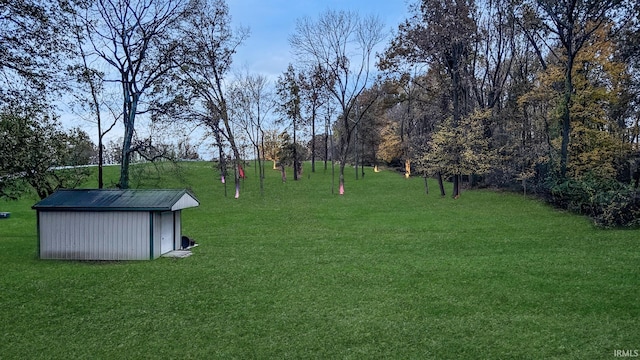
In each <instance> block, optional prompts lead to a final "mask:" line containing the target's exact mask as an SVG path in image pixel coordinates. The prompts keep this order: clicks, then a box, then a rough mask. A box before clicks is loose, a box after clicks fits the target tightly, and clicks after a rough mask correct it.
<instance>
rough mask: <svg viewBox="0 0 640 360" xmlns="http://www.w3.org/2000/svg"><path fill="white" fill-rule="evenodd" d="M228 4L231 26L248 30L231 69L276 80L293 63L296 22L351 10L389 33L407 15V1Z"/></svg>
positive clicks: (240, 0)
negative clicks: (375, 20)
mask: <svg viewBox="0 0 640 360" xmlns="http://www.w3.org/2000/svg"><path fill="white" fill-rule="evenodd" d="M227 4H228V5H229V12H230V14H231V21H232V23H233V25H234V27H237V26H243V27H248V28H249V31H250V35H249V38H248V39H247V40H246V41H245V43H244V45H243V46H242V47H241V48H240V49H239V50H238V52H237V54H236V56H235V57H234V60H233V61H234V67H235V68H236V69H238V68H239V69H243V71H244V70H245V69H246V70H247V71H248V72H249V73H258V74H262V75H266V76H267V78H269V79H275V78H277V76H278V75H280V74H281V73H283V72H284V71H285V70H286V69H287V66H288V65H289V63H291V62H292V61H293V55H292V53H291V47H290V46H289V37H290V36H291V35H292V34H294V32H295V26H296V21H297V20H299V19H303V18H305V17H308V18H310V19H311V20H316V19H317V18H318V16H319V15H320V14H321V13H322V12H324V11H326V10H328V9H331V10H338V11H339V10H347V11H354V12H357V13H358V14H359V15H360V16H363V17H364V16H370V15H373V16H378V17H379V18H380V20H381V21H382V22H383V24H385V29H386V30H388V31H389V33H391V31H393V30H396V29H397V28H398V24H400V23H401V22H403V21H404V20H405V19H406V18H407V17H408V16H409V11H408V7H409V5H408V4H409V3H408V2H407V0H342V1H340V0H297V1H291V0H227ZM390 39H391V37H389V39H388V40H387V41H385V43H384V46H386V45H387V43H388V41H389V40H390Z"/></svg>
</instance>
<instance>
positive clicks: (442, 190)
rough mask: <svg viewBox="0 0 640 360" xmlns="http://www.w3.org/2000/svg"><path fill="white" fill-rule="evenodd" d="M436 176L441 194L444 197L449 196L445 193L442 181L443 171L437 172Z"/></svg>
mask: <svg viewBox="0 0 640 360" xmlns="http://www.w3.org/2000/svg"><path fill="white" fill-rule="evenodd" d="M436 177H437V179H438V186H439V187H440V196H442V197H445V196H447V194H445V192H444V182H443V181H442V173H441V172H439V171H438V173H437V174H436Z"/></svg>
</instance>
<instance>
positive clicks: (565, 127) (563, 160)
mask: <svg viewBox="0 0 640 360" xmlns="http://www.w3.org/2000/svg"><path fill="white" fill-rule="evenodd" d="M572 69H573V57H572V56H569V59H568V60H567V69H566V74H565V90H564V103H563V104H562V118H561V120H562V144H561V146H560V179H562V180H564V179H565V178H566V176H567V163H568V160H569V137H570V133H571V96H572V94H573V78H572V76H571V73H572Z"/></svg>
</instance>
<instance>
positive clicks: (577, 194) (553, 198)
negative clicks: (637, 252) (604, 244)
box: [547, 176, 640, 227]
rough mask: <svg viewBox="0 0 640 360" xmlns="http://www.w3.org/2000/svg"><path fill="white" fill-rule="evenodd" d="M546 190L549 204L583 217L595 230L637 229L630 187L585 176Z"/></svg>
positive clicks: (639, 202)
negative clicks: (590, 219)
mask: <svg viewBox="0 0 640 360" xmlns="http://www.w3.org/2000/svg"><path fill="white" fill-rule="evenodd" d="M547 186H548V189H549V193H548V196H547V199H548V200H549V202H551V203H552V204H553V205H555V206H558V207H560V208H563V209H568V210H570V211H573V212H577V213H580V214H584V215H587V216H589V217H591V218H592V219H593V220H594V222H595V223H596V224H597V225H598V226H602V227H620V226H637V225H640V195H639V194H637V193H636V190H635V189H634V188H633V187H631V186H630V185H626V184H623V183H620V182H618V181H615V180H606V179H605V180H603V179H598V178H596V177H590V176H587V177H584V178H581V179H570V180H567V181H564V182H562V183H556V184H553V183H551V184H548V185H547Z"/></svg>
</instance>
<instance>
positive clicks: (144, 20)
mask: <svg viewBox="0 0 640 360" xmlns="http://www.w3.org/2000/svg"><path fill="white" fill-rule="evenodd" d="M3 6H4V7H3V10H2V12H0V75H1V76H0V114H2V118H1V119H2V123H3V129H4V130H3V131H4V132H3V134H2V135H3V136H4V137H5V139H3V140H5V141H4V142H3V143H1V144H2V146H3V148H2V149H0V153H5V154H8V153H11V152H12V151H15V150H14V147H15V144H16V143H17V141H19V140H20V139H22V138H26V135H23V133H22V132H20V131H22V130H20V131H18V130H15V129H17V127H16V126H14V125H15V124H21V123H24V124H26V125H25V126H26V128H25V129H26V130H24V134H26V133H28V131H31V130H29V128H31V129H39V128H48V127H49V125H48V124H50V123H51V121H54V120H51V119H56V118H57V115H56V113H57V112H58V111H59V109H56V107H55V106H54V104H55V103H56V102H59V101H60V99H64V100H65V101H66V102H68V103H69V105H70V107H71V108H72V109H73V110H74V111H75V113H77V114H79V115H78V116H79V117H83V118H85V119H86V120H87V121H90V122H91V123H92V124H93V125H92V127H93V128H95V129H96V130H97V133H96V134H95V135H97V136H96V137H97V139H98V144H96V145H94V146H93V149H94V153H95V158H97V162H98V164H99V169H101V165H102V164H103V163H105V162H107V161H110V160H109V159H110V158H114V157H117V158H118V162H119V163H120V164H121V171H120V179H119V181H118V184H117V185H118V186H120V187H122V188H126V187H128V186H129V164H130V162H131V161H134V160H135V159H136V158H139V157H143V158H148V159H151V160H153V159H158V158H163V157H165V155H166V154H169V153H171V152H172V151H173V153H175V154H178V153H180V154H182V153H184V154H186V155H185V156H189V157H193V156H197V151H196V150H195V149H194V148H193V147H192V146H191V145H190V144H191V143H190V141H192V140H193V139H190V136H191V135H190V134H191V131H192V130H193V129H194V128H199V129H200V133H201V134H203V136H204V139H196V142H202V141H207V142H210V143H212V144H213V149H214V150H213V152H214V154H215V155H214V157H216V158H218V159H219V160H220V161H219V164H220V170H219V171H220V175H221V177H222V179H225V178H226V179H229V178H231V177H233V178H234V183H235V188H236V197H239V191H240V189H241V187H240V186H239V184H240V181H241V176H240V173H241V165H242V161H243V159H247V158H253V159H258V160H259V165H260V166H259V168H260V179H263V178H264V168H265V166H264V163H265V162H266V161H273V163H274V166H275V165H276V164H277V163H280V164H281V165H286V166H292V167H293V168H294V179H295V178H296V177H297V174H298V172H299V168H300V161H301V160H302V159H303V158H305V156H306V155H305V154H308V158H310V160H311V161H312V169H311V171H315V167H316V160H319V161H325V162H326V161H328V160H329V159H330V160H335V161H337V164H338V168H339V176H340V178H339V191H340V194H344V193H345V191H346V190H345V166H346V165H347V164H352V165H363V164H369V165H374V166H375V165H378V164H382V163H384V164H385V165H392V166H396V167H398V168H400V169H402V171H404V172H405V174H406V175H407V176H424V177H433V178H436V179H437V180H438V181H439V183H440V184H442V183H443V182H444V181H446V180H451V181H452V182H453V184H454V186H453V193H452V194H450V195H452V196H454V197H457V196H460V190H461V188H462V187H463V186H476V187H477V186H489V187H499V188H509V189H514V190H519V191H523V192H525V193H528V194H537V195H538V196H541V197H543V198H545V199H547V200H549V201H550V202H552V203H554V204H557V205H559V206H562V207H565V208H570V209H573V210H577V211H580V212H582V213H586V214H589V215H591V216H593V217H594V218H595V219H596V221H597V222H599V223H601V224H603V225H607V226H609V225H631V224H635V223H636V222H637V221H638V218H639V215H640V201H639V200H638V197H637V195H636V189H637V187H638V181H639V179H640V177H639V176H638V163H639V158H640V156H639V151H638V150H639V146H640V145H639V140H640V139H639V137H640V129H639V122H640V110H639V107H638V104H639V103H640V60H639V59H640V50H639V49H640V30H639V29H640V19H639V16H640V15H639V14H640V5H639V4H638V3H637V2H634V1H630V0H604V1H599V0H583V1H570V0H515V1H514V0H490V1H489V0H482V1H480V0H478V1H472V0H466V1H453V0H444V1H443V0H421V1H417V2H415V3H414V4H412V5H410V14H411V16H410V17H409V18H408V19H406V20H405V21H404V22H403V23H401V24H400V25H399V26H398V28H397V30H396V31H394V32H393V34H392V35H389V34H387V31H386V30H385V25H384V24H382V22H381V21H380V19H379V18H377V17H375V16H361V15H360V14H358V13H354V12H347V11H335V10H327V11H325V12H323V13H321V14H319V15H318V16H317V17H315V18H302V19H298V20H297V22H296V27H295V30H294V32H293V33H292V34H291V36H290V38H289V41H290V45H291V49H292V54H293V56H292V61H291V66H289V67H288V69H287V70H286V71H284V72H283V73H282V75H281V76H280V77H279V78H278V79H277V81H275V83H274V84H271V83H270V81H269V80H268V79H267V78H266V77H265V76H263V75H256V74H251V73H245V74H240V75H236V76H231V75H230V74H231V73H232V71H231V70H232V63H233V61H232V60H233V56H234V54H235V51H236V49H237V48H238V47H239V46H241V45H242V43H243V41H244V40H245V39H246V38H247V37H248V36H249V31H248V29H245V28H236V29H234V28H232V27H231V20H230V19H231V14H230V13H229V8H228V6H227V4H226V2H225V1H224V0H136V1H129V0H96V1H66V0H65V1H62V0H39V1H31V0H20V1H12V2H8V3H6V4H4V5H3ZM22 120H24V121H22ZM56 121H57V120H56ZM54 122H55V121H54ZM116 124H121V125H122V126H121V127H122V128H123V130H124V131H123V134H122V136H120V137H119V138H120V139H121V144H118V145H117V146H116V145H112V144H109V143H108V141H107V140H106V139H108V137H107V136H109V137H111V138H113V134H111V133H110V132H111V131H112V130H113V129H114V126H115V125H116ZM141 124H142V125H141ZM56 126H57V125H56ZM54 128H55V126H54ZM167 129H169V130H167ZM143 130H144V131H143ZM38 131H39V130H36V133H37V132H38ZM40 132H41V133H46V132H43V131H40ZM51 134H53V133H51ZM56 134H57V135H52V136H53V137H60V136H59V134H58V133H56ZM77 134H79V133H77ZM65 136H66V135H65ZM83 136H84V135H83ZM67 138H71V137H67ZM117 138H118V137H117ZM6 139H17V140H11V141H9V140H6ZM180 139H184V140H180ZM176 140H180V141H182V142H183V143H182V145H180V144H177V145H175V146H174V145H171V143H172V141H174V142H175V141H176ZM105 142H106V144H105ZM38 143H42V144H44V142H43V141H40V140H38V141H37V140H33V141H29V144H38ZM67 144H70V142H69V141H67ZM301 144H308V145H309V146H308V147H307V148H306V149H305V146H302V145H301ZM12 146H13V147H12ZM24 146H26V145H24ZM56 146H57V145H56ZM180 146H182V148H180ZM36 147H37V146H36ZM107 149H111V150H107ZM46 153H47V152H46V151H40V152H34V154H35V155H33V156H31V155H30V157H29V159H40V158H42V156H41V155H42V154H46ZM51 153H53V152H51ZM114 153H116V154H117V155H116V154H114ZM38 154H40V155H38ZM64 156H66V155H64ZM64 156H63V158H64ZM93 157H94V156H93V155H92V158H93ZM3 161H5V162H4V163H2V164H1V165H2V167H0V179H7V175H9V174H15V173H28V171H29V170H30V169H31V168H33V167H34V166H35V165H34V164H36V163H35V162H34V163H33V164H31V165H29V166H23V167H22V169H19V168H17V167H15V166H14V165H15V164H14V163H10V162H8V161H9V160H3ZM53 163H60V161H54V162H53ZM8 164H13V165H11V166H13V167H10V165H8ZM50 165H51V166H48V167H46V166H45V167H43V168H46V169H48V170H46V171H47V172H48V175H47V176H48V177H49V178H52V176H53V175H52V174H51V169H52V168H53V167H54V166H53V164H50ZM324 166H325V167H326V166H327V165H326V163H325V165H324ZM356 176H358V172H356ZM98 177H99V184H98V187H102V186H103V183H102V176H101V170H100V171H99V176H98ZM54 178H55V177H54ZM9 185H11V184H9ZM9 185H7V184H6V183H4V184H3V183H2V182H0V186H2V187H1V188H0V194H3V193H6V194H13V193H14V192H13V190H15V189H11V187H10V186H9ZM62 185H63V182H58V183H57V184H55V185H52V186H50V187H49V188H45V189H44V190H42V191H40V190H38V193H41V194H42V195H46V194H47V193H49V192H50V191H52V188H55V187H56V186H62ZM261 188H262V189H263V187H261ZM440 189H441V194H442V195H443V196H444V195H447V194H445V193H444V187H443V186H440ZM263 190H264V189H263ZM42 195H41V196H42ZM0 196H1V195H0Z"/></svg>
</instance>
